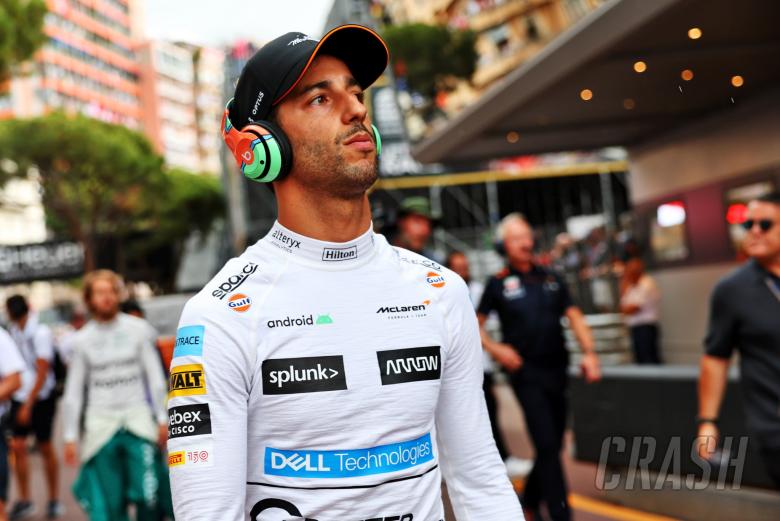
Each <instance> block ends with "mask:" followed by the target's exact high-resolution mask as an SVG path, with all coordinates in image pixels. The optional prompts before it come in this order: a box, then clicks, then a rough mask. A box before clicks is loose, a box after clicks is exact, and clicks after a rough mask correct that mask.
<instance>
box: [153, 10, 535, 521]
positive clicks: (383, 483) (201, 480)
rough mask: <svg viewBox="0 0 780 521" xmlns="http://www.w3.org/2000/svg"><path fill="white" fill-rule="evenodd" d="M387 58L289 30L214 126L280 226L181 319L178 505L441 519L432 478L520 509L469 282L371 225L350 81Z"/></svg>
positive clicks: (175, 376) (477, 509) (344, 517)
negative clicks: (267, 194) (266, 197)
mask: <svg viewBox="0 0 780 521" xmlns="http://www.w3.org/2000/svg"><path fill="white" fill-rule="evenodd" d="M387 61H388V52H387V48H386V47H385V44H384V42H382V40H381V39H380V38H379V36H378V35H376V33H374V32H373V31H371V30H369V29H366V28H364V27H360V26H354V25H352V26H342V27H339V28H336V29H334V30H333V31H331V32H330V33H328V34H327V35H325V37H323V38H322V40H321V41H319V42H317V41H315V40H312V39H311V38H309V37H308V36H306V35H304V34H301V33H288V34H286V35H284V36H282V37H280V38H277V39H276V40H273V41H271V42H269V43H268V44H267V45H266V46H265V47H263V48H262V49H260V50H259V51H258V52H257V53H256V54H255V56H254V57H253V58H252V59H250V60H249V62H248V63H247V65H246V67H245V69H244V71H243V72H242V75H241V78H240V79H239V81H238V84H237V86H236V93H235V98H234V99H233V100H232V101H231V103H229V105H228V109H227V110H226V115H225V118H224V121H223V135H224V137H225V141H226V143H227V144H228V146H229V148H230V149H231V151H232V152H233V154H234V156H235V157H236V161H237V164H238V165H239V167H241V169H242V171H243V172H244V174H245V175H247V176H249V177H251V178H254V179H255V180H259V181H268V180H273V181H274V183H273V188H274V192H275V195H276V198H277V202H278V208H279V212H278V221H277V222H276V223H275V224H274V226H273V228H272V229H271V230H270V231H269V233H268V234H267V235H266V236H265V237H264V238H263V239H261V240H260V241H258V242H257V243H256V244H254V245H253V246H250V247H249V248H248V249H247V250H246V251H245V252H244V253H243V254H242V255H241V256H240V257H238V258H235V259H232V260H230V261H229V262H228V263H227V264H226V265H225V266H224V267H223V269H222V270H221V271H220V272H219V273H218V274H217V275H216V276H215V278H214V279H213V280H212V281H211V282H209V283H208V284H207V285H206V287H205V288H204V289H203V290H202V291H201V292H200V293H199V294H198V295H196V296H195V297H193V298H192V299H191V300H190V301H189V302H188V304H187V306H186V307H185V309H184V312H183V314H182V317H181V321H180V324H179V331H178V334H177V340H176V346H175V350H174V354H173V360H172V363H171V376H170V391H169V403H168V407H169V411H168V415H169V419H170V422H169V441H168V450H169V455H168V464H169V467H170V473H171V484H172V492H173V500H174V509H175V513H176V518H177V519H186V520H187V521H198V520H204V521H205V520H208V521H212V520H220V521H239V520H252V521H281V520H309V521H367V520H371V521H439V520H443V519H444V510H443V507H442V500H441V480H442V476H443V477H444V479H445V480H446V482H447V486H448V491H449V495H450V498H451V500H452V503H453V507H454V509H455V513H456V515H457V518H458V520H459V521H488V520H489V521H510V520H511V521H515V520H522V519H523V514H522V510H521V508H520V505H519V501H518V499H517V496H516V494H515V493H514V491H513V489H512V487H511V484H510V483H509V481H508V478H507V476H506V472H505V470H504V466H503V463H502V461H501V458H500V457H499V455H498V452H497V450H496V447H495V442H494V441H493V436H492V433H491V428H490V424H489V422H488V417H487V412H486V408H485V401H484V397H483V394H482V365H481V356H482V355H481V346H480V338H479V329H478V326H477V322H476V318H475V314H474V311H473V309H472V306H471V303H470V301H469V294H468V289H467V288H466V285H465V284H464V282H463V280H462V279H460V277H458V276H457V275H455V274H454V273H453V272H451V271H449V270H447V269H445V268H443V267H442V266H440V265H439V264H437V263H435V262H433V261H431V260H429V259H426V258H425V257H422V256H420V255H417V254H415V253H412V252H409V251H407V250H404V249H401V248H395V247H392V246H390V245H389V244H388V243H387V241H386V240H385V238H384V237H383V236H381V235H377V234H375V233H373V231H372V229H371V212H370V207H369V202H368V197H367V195H366V192H367V190H368V189H369V188H370V187H371V185H372V184H373V183H374V181H375V180H376V176H377V159H376V157H377V152H378V148H379V137H378V133H377V132H376V130H374V129H373V128H372V126H371V124H370V121H369V119H368V118H367V113H366V107H365V105H364V103H363V91H364V89H366V88H367V87H368V86H369V85H371V84H372V83H373V82H374V81H375V80H376V79H377V78H378V77H379V76H380V75H381V73H382V72H383V70H384V68H385V67H386V65H387ZM239 129H240V130H239Z"/></svg>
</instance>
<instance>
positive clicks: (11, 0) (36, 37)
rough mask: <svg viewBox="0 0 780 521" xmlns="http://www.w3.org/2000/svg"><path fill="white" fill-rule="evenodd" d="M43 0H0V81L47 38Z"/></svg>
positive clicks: (30, 56)
mask: <svg viewBox="0 0 780 521" xmlns="http://www.w3.org/2000/svg"><path fill="white" fill-rule="evenodd" d="M46 11H47V9H46V3H45V1H44V0H0V81H3V80H6V79H8V77H9V76H10V75H11V72H12V69H13V67H14V66H15V65H16V64H18V63H21V62H23V61H25V60H28V59H30V58H32V56H33V54H34V53H35V51H37V50H38V48H39V47H40V46H41V45H43V44H44V42H46V35H45V34H44V33H43V19H44V16H45V15H46Z"/></svg>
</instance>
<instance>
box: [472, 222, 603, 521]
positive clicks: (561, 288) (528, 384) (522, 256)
mask: <svg viewBox="0 0 780 521" xmlns="http://www.w3.org/2000/svg"><path fill="white" fill-rule="evenodd" d="M498 237H499V239H500V241H501V243H502V248H503V250H504V254H505V255H506V257H507V261H508V262H507V266H506V267H505V268H504V269H503V270H502V271H500V272H499V273H498V274H496V275H494V276H492V277H491V278H490V279H489V280H488V282H487V284H486V287H485V292H484V293H483V294H482V300H481V301H480V303H479V307H478V308H477V316H478V318H479V324H480V334H481V336H482V346H483V347H484V348H485V350H486V351H487V352H488V353H489V354H490V355H491V356H492V357H493V358H494V359H495V360H496V361H497V362H498V363H499V364H501V365H502V366H503V367H504V369H505V370H507V371H508V372H509V376H510V381H511V384H512V388H513V390H514V392H515V394H516V395H517V398H518V401H519V402H520V405H522V407H523V413H524V415H525V421H526V425H527V427H528V433H529V434H530V436H531V440H532V441H533V444H534V449H535V452H536V460H535V461H534V467H533V470H531V473H530V474H529V475H528V480H527V482H526V485H525V490H524V492H523V499H522V504H523V509H524V510H525V511H526V514H527V516H526V519H528V520H529V521H531V520H534V521H538V519H539V518H538V517H537V516H538V509H539V507H540V504H542V503H544V504H545V505H546V506H547V510H548V512H549V513H550V517H552V519H553V521H568V520H569V519H571V512H570V509H569V505H568V501H567V493H566V481H565V479H564V476H563V467H562V466H561V460H560V452H561V449H562V448H563V434H564V431H565V428H566V383H567V368H568V365H569V354H568V351H567V350H566V345H565V342H564V338H563V327H562V326H561V317H563V316H566V317H567V318H568V319H569V323H570V324H571V328H572V330H573V331H574V335H575V337H576V338H577V342H578V343H579V345H580V347H581V348H582V351H583V353H584V356H583V360H582V364H581V366H582V371H583V375H584V377H585V379H586V381H588V382H594V381H597V380H599V379H600V378H601V370H600V367H599V360H598V357H597V356H596V354H595V352H594V350H593V336H592V334H591V331H590V329H589V328H588V325H587V324H586V323H585V319H584V317H583V315H582V312H581V311H580V309H579V308H578V307H577V306H575V305H574V304H573V303H572V300H571V297H570V296H569V292H568V290H567V289H566V285H565V284H564V283H563V281H561V279H560V278H558V277H557V276H556V275H555V274H553V273H551V272H548V271H546V270H545V269H543V268H541V267H540V266H537V265H536V264H534V263H533V246H534V235H533V230H532V229H531V226H530V225H529V224H528V222H527V221H526V220H525V218H524V217H523V216H522V215H521V214H518V213H513V214H509V215H508V216H506V217H505V218H504V219H503V220H502V221H501V223H500V224H499V228H498ZM491 311H495V312H496V313H497V314H498V317H499V319H500V321H501V334H502V337H503V342H496V341H495V340H494V339H493V338H491V336H490V334H489V333H488V332H487V331H486V330H485V328H484V327H483V326H484V324H485V321H486V320H487V317H488V315H489V314H490V312H491Z"/></svg>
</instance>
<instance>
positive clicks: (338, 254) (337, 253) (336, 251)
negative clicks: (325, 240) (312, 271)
mask: <svg viewBox="0 0 780 521" xmlns="http://www.w3.org/2000/svg"><path fill="white" fill-rule="evenodd" d="M357 256H358V252H357V246H350V247H349V248H323V249H322V260H323V261H325V262H332V261H345V260H351V259H357Z"/></svg>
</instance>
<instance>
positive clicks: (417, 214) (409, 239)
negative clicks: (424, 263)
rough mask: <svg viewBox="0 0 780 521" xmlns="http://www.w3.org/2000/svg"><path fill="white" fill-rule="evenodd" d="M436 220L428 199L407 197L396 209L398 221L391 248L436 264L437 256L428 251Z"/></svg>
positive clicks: (438, 260)
mask: <svg viewBox="0 0 780 521" xmlns="http://www.w3.org/2000/svg"><path fill="white" fill-rule="evenodd" d="M435 223H436V218H435V217H434V215H433V213H432V212H431V205H430V203H428V199H426V198H425V197H422V196H413V197H407V198H406V199H404V200H403V201H401V206H400V207H399V208H398V219H397V221H396V227H395V232H394V235H393V238H392V240H391V242H392V244H393V246H399V247H401V248H406V249H407V250H410V251H413V252H414V253H419V254H420V255H422V256H423V257H428V258H429V259H431V260H434V261H436V262H439V263H440V262H441V261H440V259H439V258H438V256H437V255H435V254H434V253H433V252H432V251H430V250H429V249H428V241H429V240H430V239H431V234H432V233H433V226H434V224H435Z"/></svg>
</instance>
